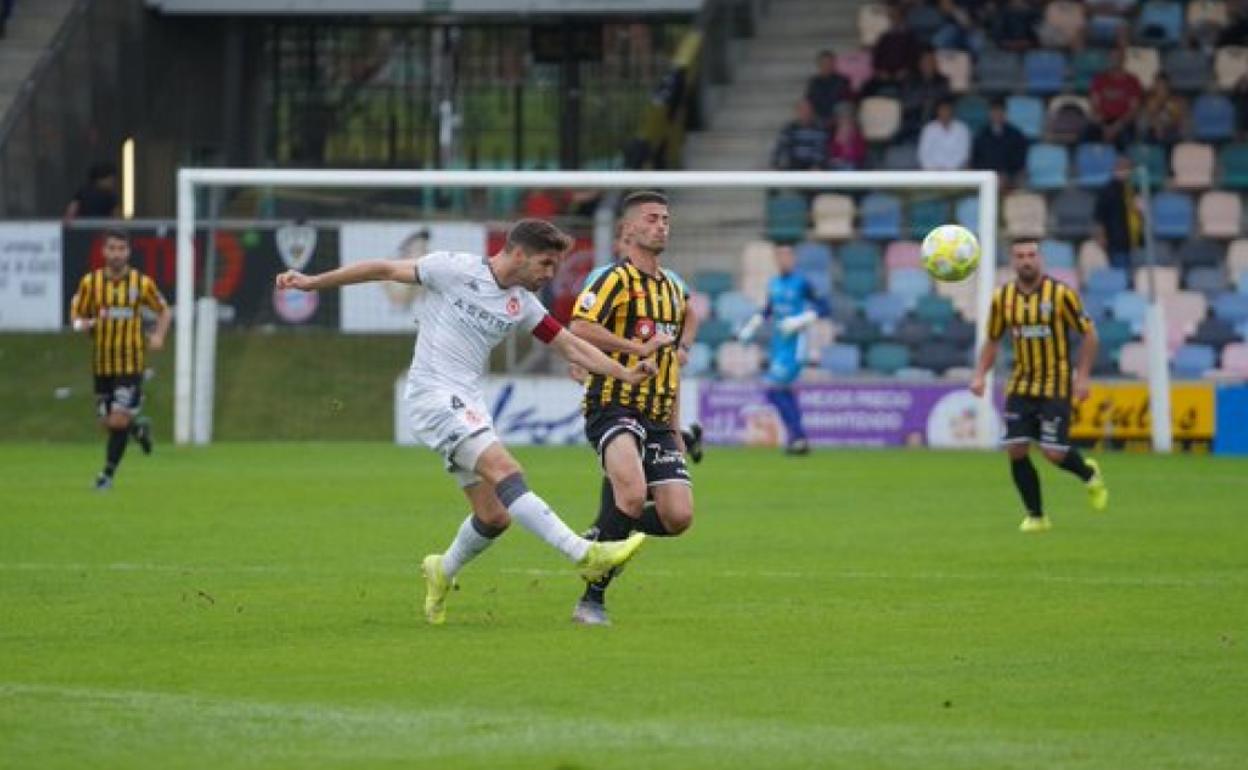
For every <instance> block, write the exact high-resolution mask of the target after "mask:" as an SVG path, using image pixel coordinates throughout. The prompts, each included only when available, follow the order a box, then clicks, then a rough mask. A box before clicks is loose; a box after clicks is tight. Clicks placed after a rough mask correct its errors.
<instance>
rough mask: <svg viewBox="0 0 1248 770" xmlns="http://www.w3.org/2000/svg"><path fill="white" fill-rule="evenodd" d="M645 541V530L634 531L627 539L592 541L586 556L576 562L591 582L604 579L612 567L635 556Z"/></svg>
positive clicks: (582, 573)
mask: <svg viewBox="0 0 1248 770" xmlns="http://www.w3.org/2000/svg"><path fill="white" fill-rule="evenodd" d="M645 541H646V535H645V533H644V532H634V533H633V534H631V535H629V536H628V538H627V539H626V540H612V541H610V542H606V543H598V542H595V543H591V544H590V546H589V550H588V551H587V552H586V553H585V557H584V558H582V559H581V560H580V561H579V562H577V564H576V566H578V567H580V568H581V577H583V578H585V580H586V581H588V582H590V583H593V582H595V581H597V580H600V579H602V577H603V576H604V575H606V574H607V573H608V572H610V571H611V570H612V569H614V568H615V567H618V566H620V565H621V564H623V563H624V562H626V561H628V560H629V559H631V558H633V555H634V554H636V553H637V550H638V549H639V548H641V544H642V543H644V542H645Z"/></svg>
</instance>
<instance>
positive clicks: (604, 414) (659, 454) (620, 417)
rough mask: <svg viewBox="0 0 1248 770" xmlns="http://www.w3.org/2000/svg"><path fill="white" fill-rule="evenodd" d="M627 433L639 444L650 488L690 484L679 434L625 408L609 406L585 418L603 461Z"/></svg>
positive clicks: (586, 431) (596, 410)
mask: <svg viewBox="0 0 1248 770" xmlns="http://www.w3.org/2000/svg"><path fill="white" fill-rule="evenodd" d="M625 434H627V435H628V436H631V437H632V438H633V440H634V441H635V442H636V445H637V451H638V452H639V453H640V454H641V466H642V468H643V469H644V470H645V473H646V486H648V487H653V486H657V485H659V484H674V483H678V484H690V485H692V483H693V482H692V481H691V480H690V478H689V468H688V466H687V465H685V455H684V453H683V452H681V451H680V445H679V444H677V443H676V431H674V430H672V427H671V426H670V425H664V424H661V423H657V422H654V421H653V420H649V419H646V418H645V417H643V416H642V415H641V414H639V413H638V412H637V411H636V410H633V409H629V408H627V407H622V406H605V407H600V408H597V409H594V410H593V411H591V412H590V413H589V414H587V415H585V437H586V438H587V439H589V443H590V445H591V446H593V448H594V451H596V452H597V453H598V458H599V460H600V461H601V460H602V459H603V452H604V450H606V448H607V445H608V444H610V443H611V441H612V440H614V439H616V438H618V437H620V436H621V435H625Z"/></svg>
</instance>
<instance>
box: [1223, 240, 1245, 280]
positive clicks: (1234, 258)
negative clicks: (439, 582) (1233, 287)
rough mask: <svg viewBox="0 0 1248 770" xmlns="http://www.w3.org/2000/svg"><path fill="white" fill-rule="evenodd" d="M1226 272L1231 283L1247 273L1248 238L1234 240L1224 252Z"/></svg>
mask: <svg viewBox="0 0 1248 770" xmlns="http://www.w3.org/2000/svg"><path fill="white" fill-rule="evenodd" d="M1226 271H1227V272H1228V273H1229V274H1230V278H1231V280H1232V281H1235V280H1237V279H1238V278H1239V276H1241V275H1243V274H1244V273H1246V272H1248V238H1236V239H1235V240H1233V241H1231V246H1230V248H1228V249H1227V250H1226Z"/></svg>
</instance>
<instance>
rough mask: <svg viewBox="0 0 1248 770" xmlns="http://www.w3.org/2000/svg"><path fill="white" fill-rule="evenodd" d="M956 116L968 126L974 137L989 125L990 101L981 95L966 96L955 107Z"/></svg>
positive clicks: (960, 98)
mask: <svg viewBox="0 0 1248 770" xmlns="http://www.w3.org/2000/svg"><path fill="white" fill-rule="evenodd" d="M953 114H954V116H955V117H956V118H957V119H958V120H960V121H962V122H963V123H965V124H966V127H967V128H968V129H970V132H971V135H972V136H974V135H975V133H976V132H978V131H979V129H981V128H983V127H984V126H986V125H988V100H987V99H985V98H984V97H982V96H980V95H979V94H974V93H971V94H964V95H962V96H961V97H959V99H958V100H957V102H955V103H954V105H953Z"/></svg>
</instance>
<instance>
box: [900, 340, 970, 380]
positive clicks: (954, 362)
mask: <svg viewBox="0 0 1248 770" xmlns="http://www.w3.org/2000/svg"><path fill="white" fill-rule="evenodd" d="M911 363H913V364H914V365H915V366H918V367H922V368H923V369H930V370H931V371H933V372H936V373H937V374H941V373H944V372H946V371H948V370H949V369H952V368H953V367H955V366H967V365H968V364H969V363H970V351H969V350H968V349H967V348H964V347H963V348H959V347H955V346H954V345H951V344H950V343H948V342H944V341H937V342H933V343H932V344H930V345H924V346H922V347H920V348H918V349H917V350H916V351H915V352H914V356H913V358H912V359H911Z"/></svg>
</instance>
